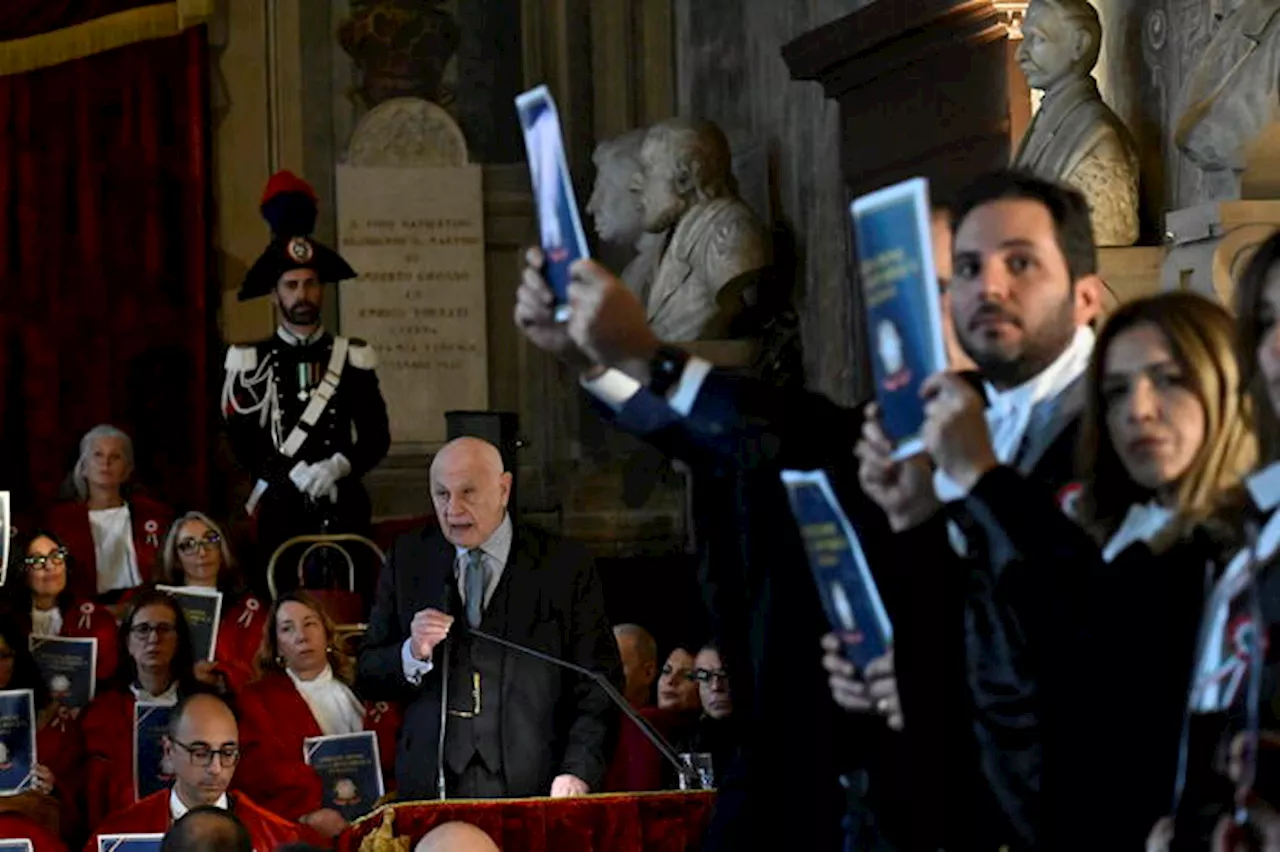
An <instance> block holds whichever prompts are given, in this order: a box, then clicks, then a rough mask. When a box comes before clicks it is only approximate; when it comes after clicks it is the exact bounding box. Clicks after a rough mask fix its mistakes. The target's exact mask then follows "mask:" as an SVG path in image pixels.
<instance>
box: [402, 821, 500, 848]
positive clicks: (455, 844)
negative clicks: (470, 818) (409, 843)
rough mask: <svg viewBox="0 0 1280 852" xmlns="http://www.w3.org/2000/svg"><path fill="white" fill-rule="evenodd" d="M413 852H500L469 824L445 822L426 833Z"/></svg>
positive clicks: (488, 838)
mask: <svg viewBox="0 0 1280 852" xmlns="http://www.w3.org/2000/svg"><path fill="white" fill-rule="evenodd" d="M413 852H501V850H499V849H498V844H496V843H494V842H493V839H492V838H490V837H489V835H487V834H485V833H484V831H483V830H482V829H480V828H478V827H476V826H474V825H472V824H471V823H469V822H446V823H444V824H443V825H437V826H436V827H435V828H433V829H431V830H430V831H428V832H427V833H426V834H425V835H424V836H423V838H422V839H421V840H419V841H418V845H417V846H415V847H413Z"/></svg>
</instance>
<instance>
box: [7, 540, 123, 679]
mask: <svg viewBox="0 0 1280 852" xmlns="http://www.w3.org/2000/svg"><path fill="white" fill-rule="evenodd" d="M22 552H23V554H24V555H23V558H22V577H21V580H20V581H19V582H16V583H11V586H12V589H13V592H12V595H13V609H14V614H15V616H16V617H17V620H18V623H19V625H20V626H21V627H22V629H23V630H24V631H26V633H27V635H30V636H66V637H74V638H81V639H97V640H98V664H97V680H98V684H99V686H100V687H101V686H103V685H105V684H106V683H107V682H108V681H110V679H111V677H112V676H113V675H114V674H115V671H116V662H117V659H118V657H117V654H116V620H115V619H114V618H113V617H112V616H111V613H110V612H109V611H107V609H106V608H105V607H103V606H100V605H99V604H95V603H93V602H92V601H89V600H77V599H76V598H75V596H74V595H73V593H72V591H71V583H70V578H71V576H72V575H73V574H74V573H75V572H76V571H77V569H78V565H77V564H76V562H75V560H74V559H73V558H72V554H71V551H69V550H68V549H67V547H66V545H64V544H63V543H62V541H61V540H60V539H58V537H57V536H55V535H54V534H53V533H51V532H45V531H40V532H37V533H35V535H33V536H32V537H31V538H30V539H29V540H28V541H27V543H26V546H25V547H24V548H23V551H22Z"/></svg>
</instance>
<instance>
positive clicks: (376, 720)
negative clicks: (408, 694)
mask: <svg viewBox="0 0 1280 852" xmlns="http://www.w3.org/2000/svg"><path fill="white" fill-rule="evenodd" d="M257 667H258V670H259V672H260V673H261V676H260V677H259V678H258V679H257V680H256V681H254V682H252V683H250V684H249V685H248V686H247V687H245V688H244V690H243V692H242V693H241V695H240V712H241V721H240V748H241V753H242V757H241V768H240V772H238V773H237V774H236V779H235V781H236V784H237V786H238V787H239V788H240V789H243V790H244V791H245V793H247V794H248V795H249V796H250V798H252V799H254V800H255V801H257V802H260V803H261V804H262V805H263V806H264V807H266V808H269V809H270V810H273V811H275V812H276V813H278V814H280V815H281V816H284V817H286V818H288V819H292V820H295V821H297V822H300V823H302V824H303V825H307V826H310V827H311V828H313V829H315V830H316V831H318V832H320V833H321V834H323V835H325V836H326V837H336V836H337V835H338V834H339V833H341V832H342V830H343V828H345V827H346V821H345V820H344V819H343V818H342V815H341V814H339V813H338V812H337V811H335V810H332V809H330V808H325V807H324V806H323V802H322V797H321V790H322V784H321V781H320V776H319V775H318V774H316V772H315V771H314V770H312V769H311V768H310V767H309V766H307V765H306V763H305V762H304V761H303V759H302V754H303V742H304V740H306V738H307V737H319V736H323V735H334V734H353V733H356V732H358V731H366V730H368V731H374V732H375V733H377V735H378V751H379V754H380V755H381V760H382V773H383V777H384V779H386V781H387V783H388V784H390V782H391V780H392V779H394V778H395V771H394V764H393V761H394V759H395V748H396V736H397V735H398V734H399V728H400V713H399V710H398V708H395V707H393V706H390V705H388V704H386V703H383V702H379V703H377V704H371V703H367V702H363V701H361V700H360V699H359V698H358V697H357V696H356V694H355V693H354V692H353V691H352V689H351V684H352V683H353V681H354V679H355V660H353V659H352V658H351V657H350V655H348V654H347V653H346V652H345V651H343V650H342V648H341V647H340V646H339V644H338V642H337V640H336V638H335V635H334V624H333V621H332V619H330V618H329V616H328V615H327V614H326V613H325V611H324V609H323V608H322V607H321V606H320V604H319V603H318V602H317V601H316V600H315V598H313V597H311V596H310V595H308V594H307V593H306V592H305V591H301V590H299V591H294V592H289V593H287V594H285V595H282V596H281V597H280V598H279V599H278V600H277V601H276V602H275V605H273V606H272V607H271V612H270V614H269V615H268V617H267V631H266V634H265V636H264V637H263V641H262V647H261V649H260V650H259V652H258V658H257Z"/></svg>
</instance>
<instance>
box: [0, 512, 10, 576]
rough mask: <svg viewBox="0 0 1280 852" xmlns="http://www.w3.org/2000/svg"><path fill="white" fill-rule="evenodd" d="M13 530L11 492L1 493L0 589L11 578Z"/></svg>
mask: <svg viewBox="0 0 1280 852" xmlns="http://www.w3.org/2000/svg"><path fill="white" fill-rule="evenodd" d="M12 534H13V528H12V527H11V526H10V520H9V492H8V491H0V588H3V587H4V584H5V579H6V578H7V577H8V576H9V539H10V537H11V536H12Z"/></svg>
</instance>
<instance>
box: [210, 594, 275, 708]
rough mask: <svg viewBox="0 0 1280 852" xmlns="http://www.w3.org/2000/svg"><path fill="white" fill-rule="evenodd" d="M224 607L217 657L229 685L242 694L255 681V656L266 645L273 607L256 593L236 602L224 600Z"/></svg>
mask: <svg viewBox="0 0 1280 852" xmlns="http://www.w3.org/2000/svg"><path fill="white" fill-rule="evenodd" d="M223 607H224V610H223V613H222V623H221V624H219V625H218V647H217V648H216V649H215V650H216V653H215V655H214V656H216V657H217V661H218V670H219V671H221V672H222V673H223V675H224V676H225V677H226V679H227V686H228V687H230V688H231V690H232V691H233V692H236V693H239V692H240V690H242V689H243V688H244V687H245V686H247V685H248V683H249V681H251V680H253V677H254V672H253V658H254V657H255V656H257V654H258V646H260V645H261V644H262V635H263V627H264V626H265V625H266V623H267V610H268V609H269V607H268V605H267V604H266V603H265V602H263V601H262V600H261V599H260V598H257V597H255V596H253V595H245V596H244V597H242V598H241V599H240V600H239V601H238V602H237V603H235V604H234V605H231V603H230V602H229V601H226V600H225V599H224V600H223Z"/></svg>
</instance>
